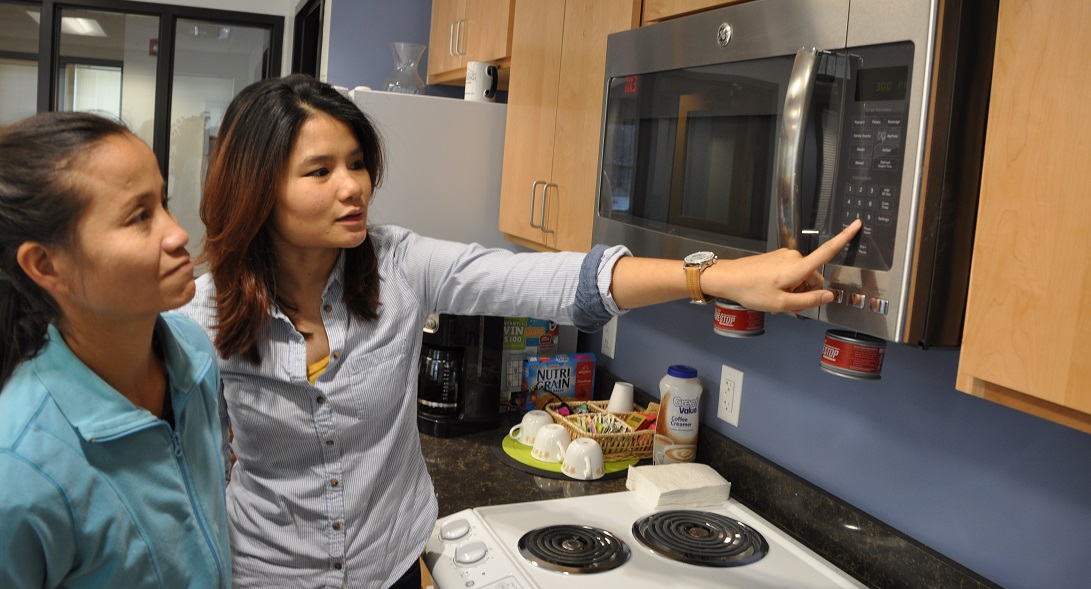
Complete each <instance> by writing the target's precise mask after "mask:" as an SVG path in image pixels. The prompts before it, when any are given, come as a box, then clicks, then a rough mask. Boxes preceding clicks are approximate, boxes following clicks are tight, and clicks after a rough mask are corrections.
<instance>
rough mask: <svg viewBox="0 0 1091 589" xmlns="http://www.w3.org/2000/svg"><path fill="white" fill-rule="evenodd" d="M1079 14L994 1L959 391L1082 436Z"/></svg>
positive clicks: (1085, 79) (1089, 313)
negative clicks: (988, 87)
mask: <svg viewBox="0 0 1091 589" xmlns="http://www.w3.org/2000/svg"><path fill="white" fill-rule="evenodd" d="M1088 22H1091V3H1089V2H1086V0H1058V1H1056V2H1049V3H1039V2H1002V3H1001V4H1000V13H999V22H998V30H997V45H996V57H995V63H994V68H993V83H992V95H991V98H990V103H989V121H988V138H987V140H986V146H985V161H984V166H983V169H982V181H981V201H980V205H979V210H978V220H977V231H976V233H975V235H974V254H973V267H972V269H971V272H970V296H969V300H968V302H967V309H966V324H965V331H964V333H965V335H964V337H963V342H962V351H961V356H960V360H959V368H958V372H959V374H958V388H959V389H960V390H962V391H965V392H968V393H972V394H975V395H978V396H981V397H985V398H987V399H992V400H995V401H998V402H1001V403H1004V404H1005V405H1009V406H1012V407H1015V408H1018V409H1021V410H1023V411H1027V412H1030V413H1033V414H1036V415H1039V416H1042V417H1046V418H1047V419H1052V420H1054V421H1057V422H1059V423H1064V424H1066V425H1069V426H1071V427H1074V428H1077V429H1081V430H1084V431H1088V432H1091V353H1089V352H1091V256H1089V255H1088V252H1091V231H1088V227H1089V226H1091V206H1088V199H1087V180H1086V178H1085V177H1084V175H1083V173H1082V171H1083V170H1084V169H1086V167H1087V161H1088V156H1089V154H1091V149H1089V148H1088V137H1091V117H1088V116H1087V98H1086V97H1087V96H1088V95H1089V93H1091V76H1087V75H1086V71H1087V65H1086V56H1087V55H1088V54H1089V53H1091V36H1088V35H1087V31H1086V29H1087V26H1086V23H1088Z"/></svg>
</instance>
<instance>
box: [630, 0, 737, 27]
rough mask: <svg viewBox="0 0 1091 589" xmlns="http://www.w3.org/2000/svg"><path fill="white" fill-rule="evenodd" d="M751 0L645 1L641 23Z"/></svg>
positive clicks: (649, 22)
mask: <svg viewBox="0 0 1091 589" xmlns="http://www.w3.org/2000/svg"><path fill="white" fill-rule="evenodd" d="M748 1H749V0H644V15H643V17H642V19H641V22H643V23H644V24H646V25H647V24H651V23H654V22H658V21H661V20H667V19H668V18H674V17H676V16H684V15H687V14H692V13H694V12H701V11H703V10H709V9H711V8H719V7H721V6H727V5H728V4H739V3H741V2H748Z"/></svg>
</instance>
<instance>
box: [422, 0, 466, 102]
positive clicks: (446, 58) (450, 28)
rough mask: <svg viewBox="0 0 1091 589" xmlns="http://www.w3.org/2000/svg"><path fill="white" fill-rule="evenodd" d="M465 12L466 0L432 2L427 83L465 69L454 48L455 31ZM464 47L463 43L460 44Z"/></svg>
mask: <svg viewBox="0 0 1091 589" xmlns="http://www.w3.org/2000/svg"><path fill="white" fill-rule="evenodd" d="M465 11H466V0H432V27H431V29H430V31H429V34H428V83H429V84H435V83H437V81H438V77H439V76H441V75H442V74H444V73H447V72H453V71H456V70H459V69H463V68H465V67H466V65H465V61H464V58H463V57H462V56H461V55H460V54H459V52H460V51H462V47H456V46H455V42H456V40H459V39H457V38H456V37H457V35H456V32H457V31H456V29H458V27H459V25H460V24H461V25H462V26H463V27H465V23H460V20H462V19H463V14H464V13H465ZM461 45H463V47H464V45H465V44H464V43H461Z"/></svg>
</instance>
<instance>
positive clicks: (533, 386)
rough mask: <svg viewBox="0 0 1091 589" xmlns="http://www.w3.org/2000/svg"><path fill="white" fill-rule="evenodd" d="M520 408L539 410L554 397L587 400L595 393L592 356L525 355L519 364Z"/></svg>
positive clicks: (593, 357) (593, 359)
mask: <svg viewBox="0 0 1091 589" xmlns="http://www.w3.org/2000/svg"><path fill="white" fill-rule="evenodd" d="M523 390H524V391H526V399H525V401H524V408H525V409H526V410H528V411H529V410H531V409H542V408H544V407H545V406H546V405H547V404H549V403H551V402H553V401H555V399H554V395H556V396H557V397H564V398H568V399H577V400H580V401H590V400H591V393H592V392H593V391H594V390H595V355H594V354H589V353H588V354H557V355H556V356H528V357H527V359H526V362H524V363H523Z"/></svg>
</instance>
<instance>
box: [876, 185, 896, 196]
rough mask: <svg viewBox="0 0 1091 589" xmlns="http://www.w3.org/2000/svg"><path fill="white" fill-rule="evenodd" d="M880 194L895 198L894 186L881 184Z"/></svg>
mask: <svg viewBox="0 0 1091 589" xmlns="http://www.w3.org/2000/svg"><path fill="white" fill-rule="evenodd" d="M879 196H881V197H883V198H894V187H893V186H880V187H879Z"/></svg>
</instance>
